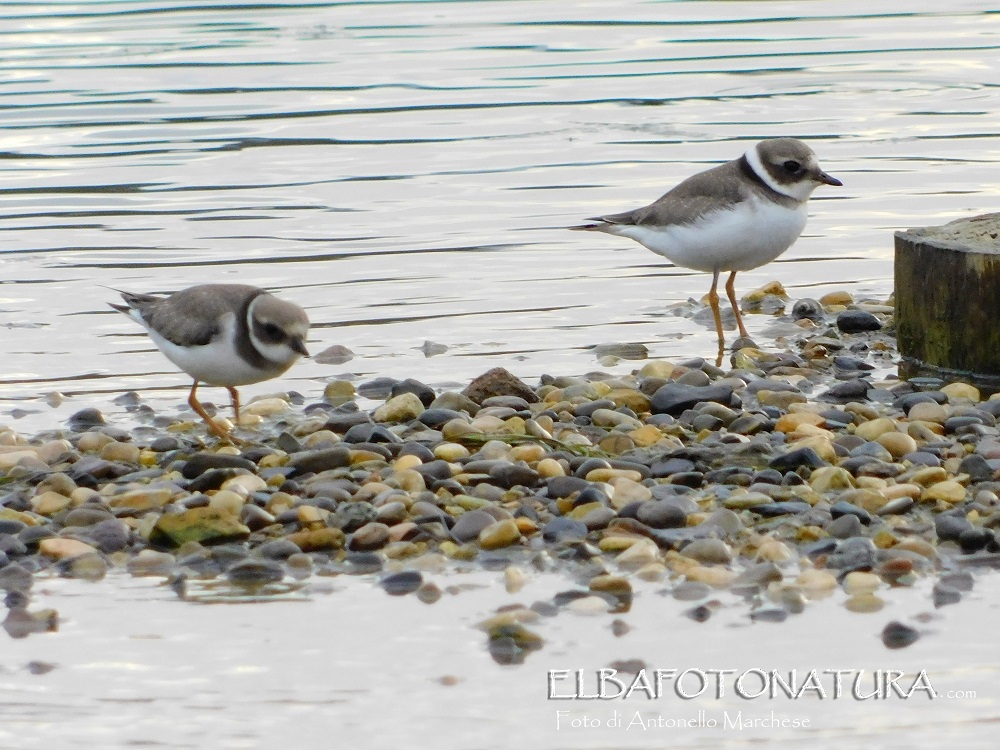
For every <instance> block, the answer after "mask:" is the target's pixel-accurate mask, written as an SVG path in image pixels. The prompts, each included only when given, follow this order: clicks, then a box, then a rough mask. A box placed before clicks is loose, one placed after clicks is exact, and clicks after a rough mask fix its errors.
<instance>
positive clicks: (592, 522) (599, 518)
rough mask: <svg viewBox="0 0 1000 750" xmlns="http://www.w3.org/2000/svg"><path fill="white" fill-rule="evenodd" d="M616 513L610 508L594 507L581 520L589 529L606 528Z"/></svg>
mask: <svg viewBox="0 0 1000 750" xmlns="http://www.w3.org/2000/svg"><path fill="white" fill-rule="evenodd" d="M617 515H618V514H617V513H615V512H614V511H613V510H612V509H611V508H608V507H601V508H594V509H593V510H592V511H590V512H589V513H587V515H585V516H584V517H583V518H582V519H581V520H582V521H583V523H584V525H585V526H586V527H587V529H588V530H589V531H596V530H598V529H606V528H607V527H608V525H609V524H610V523H611V522H612V521H613V520H614V519H615V518H616V517H617Z"/></svg>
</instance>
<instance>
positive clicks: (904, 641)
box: [882, 620, 920, 648]
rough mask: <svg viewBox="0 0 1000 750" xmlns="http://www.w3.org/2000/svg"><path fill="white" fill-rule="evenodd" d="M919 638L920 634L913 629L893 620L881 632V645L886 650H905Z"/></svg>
mask: <svg viewBox="0 0 1000 750" xmlns="http://www.w3.org/2000/svg"><path fill="white" fill-rule="evenodd" d="M919 638H920V633H919V632H917V631H916V630H915V629H914V628H911V627H910V626H909V625H904V624H903V623H901V622H897V621H895V620H894V621H893V622H890V623H889V624H888V625H886V626H885V628H884V629H883V630H882V643H884V644H885V647H886V648H905V647H906V646H909V645H910V644H912V643H915V642H916V641H917V639H919Z"/></svg>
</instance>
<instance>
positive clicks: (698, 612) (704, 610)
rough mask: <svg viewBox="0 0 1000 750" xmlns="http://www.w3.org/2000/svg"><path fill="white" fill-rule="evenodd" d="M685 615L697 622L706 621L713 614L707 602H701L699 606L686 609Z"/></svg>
mask: <svg viewBox="0 0 1000 750" xmlns="http://www.w3.org/2000/svg"><path fill="white" fill-rule="evenodd" d="M684 615H685V616H686V617H690V618H691V619H692V620H694V621H695V622H705V621H706V620H708V618H709V617H711V616H712V608H711V607H709V606H707V605H705V604H699V605H698V606H697V607H692V608H691V609H688V610H685V611H684Z"/></svg>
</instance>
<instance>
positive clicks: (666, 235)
mask: <svg viewBox="0 0 1000 750" xmlns="http://www.w3.org/2000/svg"><path fill="white" fill-rule="evenodd" d="M819 185H836V186H838V187H839V186H841V185H843V183H842V182H841V181H840V180H838V179H836V178H835V177H831V176H830V175H828V174H827V173H826V172H824V171H823V170H822V169H820V167H819V163H818V162H817V160H816V154H815V153H813V150H812V149H811V148H809V146H807V145H806V144H805V143H803V142H802V141H799V140H796V139H794V138H772V139H768V140H764V141H760V142H759V143H757V144H756V145H754V146H751V147H750V148H749V149H747V151H746V153H744V154H743V156H741V157H740V158H738V159H734V160H733V161H730V162H726V163H725V164H720V165H719V166H717V167H713V168H712V169H708V170H706V171H704V172H699V173H698V174H696V175H693V176H692V177H689V178H687V179H686V180H684V181H683V182H681V183H680V184H679V185H677V187H675V188H673V189H672V190H670V191H669V192H668V193H666V194H665V195H664V196H662V197H661V198H659V199H658V200H656V201H655V202H653V203H650V204H649V205H648V206H644V207H642V208H637V209H635V210H634V211H626V212H624V213H620V214H609V215H607V216H598V217H596V218H593V219H589V221H591V222H593V223H591V224H583V225H580V226H575V227H570V229H578V230H590V231H597V232H606V233H608V234H615V235H619V236H621V237H628V238H630V239H633V240H635V241H636V242H638V243H639V244H641V245H644V246H645V247H647V248H649V249H650V250H652V251H653V252H654V253H658V254H660V255H662V256H664V257H665V258H667V259H668V260H670V261H672V262H673V263H675V264H677V265H678V266H684V267H685V268H693V269H694V270H696V271H705V272H707V273H711V274H712V288H711V290H710V291H709V293H708V301H709V304H710V305H711V307H712V314H713V316H714V317H715V330H716V332H717V333H718V334H719V352H720V355H721V353H722V352H723V351H724V350H725V337H724V335H723V333H722V316H721V313H720V311H719V294H718V292H717V287H718V285H719V273H721V272H722V271H729V279H728V281H726V294H727V295H728V297H729V301H730V303H732V306H733V312H734V313H736V324H737V325H738V326H739V329H740V335H741V336H748V334H747V330H746V327H745V326H744V325H743V316H742V315H741V314H740V306H739V303H738V301H737V299H736V290H735V288H734V282H735V280H736V273H737V272H738V271H748V270H750V269H751V268H757V267H758V266H762V265H764V264H765V263H770V262H771V261H772V260H774V259H775V258H777V257H778V256H779V255H781V254H782V253H783V252H785V250H787V249H788V248H789V247H791V245H792V243H793V242H795V240H796V239H798V236H799V235H800V234H801V233H802V229H803V227H805V225H806V202H807V201H808V200H809V196H810V195H812V192H813V190H815V189H816V188H817V187H818V186H819Z"/></svg>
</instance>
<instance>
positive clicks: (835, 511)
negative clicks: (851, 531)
mask: <svg viewBox="0 0 1000 750" xmlns="http://www.w3.org/2000/svg"><path fill="white" fill-rule="evenodd" d="M830 515H832V516H833V517H834V518H840V517H841V516H848V515H850V516H857V518H858V520H859V521H861V523H863V524H864V525H865V526H867V525H868V524H870V523H871V522H872V516H871V513H869V512H868V511H867V510H865V509H864V508H859V507H858V506H857V505H854V504H853V503H849V502H846V501H844V500H838V501H837V502H835V503H834V504H833V505H832V506H831V507H830Z"/></svg>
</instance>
